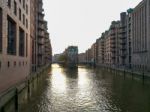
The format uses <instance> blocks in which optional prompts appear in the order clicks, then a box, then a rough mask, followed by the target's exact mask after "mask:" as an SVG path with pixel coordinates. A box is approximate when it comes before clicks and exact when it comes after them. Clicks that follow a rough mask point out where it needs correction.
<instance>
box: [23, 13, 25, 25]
mask: <svg viewBox="0 0 150 112" xmlns="http://www.w3.org/2000/svg"><path fill="white" fill-rule="evenodd" d="M23 24H24V25H25V15H24V14H23Z"/></svg>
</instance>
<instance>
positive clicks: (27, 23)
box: [26, 19, 28, 28]
mask: <svg viewBox="0 0 150 112" xmlns="http://www.w3.org/2000/svg"><path fill="white" fill-rule="evenodd" d="M26 28H28V20H27V19H26Z"/></svg>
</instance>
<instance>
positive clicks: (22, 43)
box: [19, 28, 25, 56]
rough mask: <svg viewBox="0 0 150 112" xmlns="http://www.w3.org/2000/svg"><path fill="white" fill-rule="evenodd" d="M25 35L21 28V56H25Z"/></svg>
mask: <svg viewBox="0 0 150 112" xmlns="http://www.w3.org/2000/svg"><path fill="white" fill-rule="evenodd" d="M24 40H25V34H24V30H23V29H22V28H19V56H24Z"/></svg>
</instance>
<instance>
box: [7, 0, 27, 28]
mask: <svg viewBox="0 0 150 112" xmlns="http://www.w3.org/2000/svg"><path fill="white" fill-rule="evenodd" d="M11 2H12V0H8V6H9V8H11ZM18 13H19V20H20V21H22V22H23V25H26V28H28V19H26V17H25V14H22V11H21V8H19V9H18V6H17V2H16V1H15V0H14V14H15V15H16V16H17V15H18ZM26 13H27V14H28V5H26Z"/></svg>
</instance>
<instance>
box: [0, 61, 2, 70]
mask: <svg viewBox="0 0 150 112" xmlns="http://www.w3.org/2000/svg"><path fill="white" fill-rule="evenodd" d="M1 68H2V62H1V61H0V69H1Z"/></svg>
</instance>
